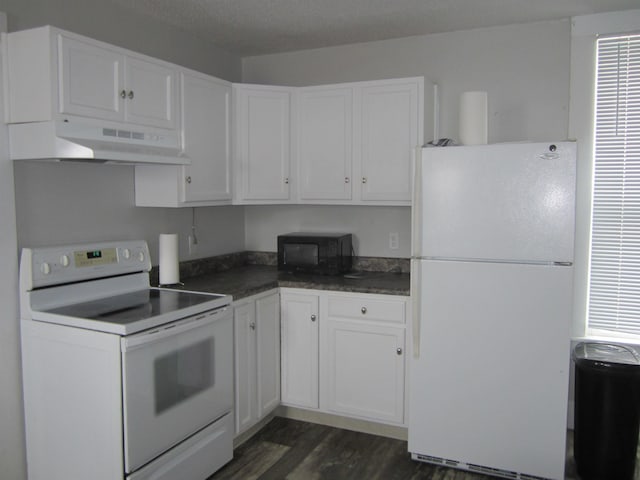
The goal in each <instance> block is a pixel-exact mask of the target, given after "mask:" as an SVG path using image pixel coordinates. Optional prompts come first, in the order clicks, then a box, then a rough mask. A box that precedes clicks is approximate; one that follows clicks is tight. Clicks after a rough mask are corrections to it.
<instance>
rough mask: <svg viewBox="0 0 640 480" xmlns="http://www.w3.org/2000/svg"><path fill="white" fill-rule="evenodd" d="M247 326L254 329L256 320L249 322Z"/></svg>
mask: <svg viewBox="0 0 640 480" xmlns="http://www.w3.org/2000/svg"><path fill="white" fill-rule="evenodd" d="M249 328H250V329H251V330H255V329H256V322H251V323H250V324H249Z"/></svg>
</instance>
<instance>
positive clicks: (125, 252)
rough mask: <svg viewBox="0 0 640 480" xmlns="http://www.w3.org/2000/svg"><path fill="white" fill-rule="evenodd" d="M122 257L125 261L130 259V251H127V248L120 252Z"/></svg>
mask: <svg viewBox="0 0 640 480" xmlns="http://www.w3.org/2000/svg"><path fill="white" fill-rule="evenodd" d="M122 256H123V257H124V259H125V260H129V259H130V258H131V250H129V249H128V248H125V249H124V250H123V251H122Z"/></svg>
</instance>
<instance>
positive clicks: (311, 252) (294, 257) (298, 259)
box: [284, 243, 318, 266]
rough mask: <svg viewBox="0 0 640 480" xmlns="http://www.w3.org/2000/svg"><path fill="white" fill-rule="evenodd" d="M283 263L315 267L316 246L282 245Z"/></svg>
mask: <svg viewBox="0 0 640 480" xmlns="http://www.w3.org/2000/svg"><path fill="white" fill-rule="evenodd" d="M284 263H285V264H288V265H295V266H297V265H317V264H318V245H316V244H312V243H289V244H285V245H284Z"/></svg>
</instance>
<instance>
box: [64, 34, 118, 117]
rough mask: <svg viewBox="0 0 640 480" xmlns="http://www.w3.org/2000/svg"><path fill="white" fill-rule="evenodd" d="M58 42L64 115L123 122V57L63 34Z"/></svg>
mask: <svg viewBox="0 0 640 480" xmlns="http://www.w3.org/2000/svg"><path fill="white" fill-rule="evenodd" d="M58 43H59V45H58V47H59V49H60V50H59V51H60V58H59V60H60V63H59V68H60V103H59V108H60V113H69V114H73V115H82V116H86V117H92V118H99V119H104V120H114V121H117V120H119V121H122V120H123V119H124V113H123V105H124V100H123V99H122V98H121V96H120V93H121V88H122V84H123V72H124V57H123V55H122V54H120V53H118V52H116V51H113V50H110V49H107V48H101V47H98V46H96V45H93V44H91V43H88V42H84V41H81V40H77V39H75V38H68V37H65V36H62V35H60V36H58Z"/></svg>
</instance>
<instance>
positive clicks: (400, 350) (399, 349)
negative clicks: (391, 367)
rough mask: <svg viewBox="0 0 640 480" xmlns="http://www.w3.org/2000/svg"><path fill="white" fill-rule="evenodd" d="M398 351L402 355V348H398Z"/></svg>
mask: <svg viewBox="0 0 640 480" xmlns="http://www.w3.org/2000/svg"><path fill="white" fill-rule="evenodd" d="M396 353H397V354H398V355H402V349H401V348H400V347H398V348H396Z"/></svg>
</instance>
